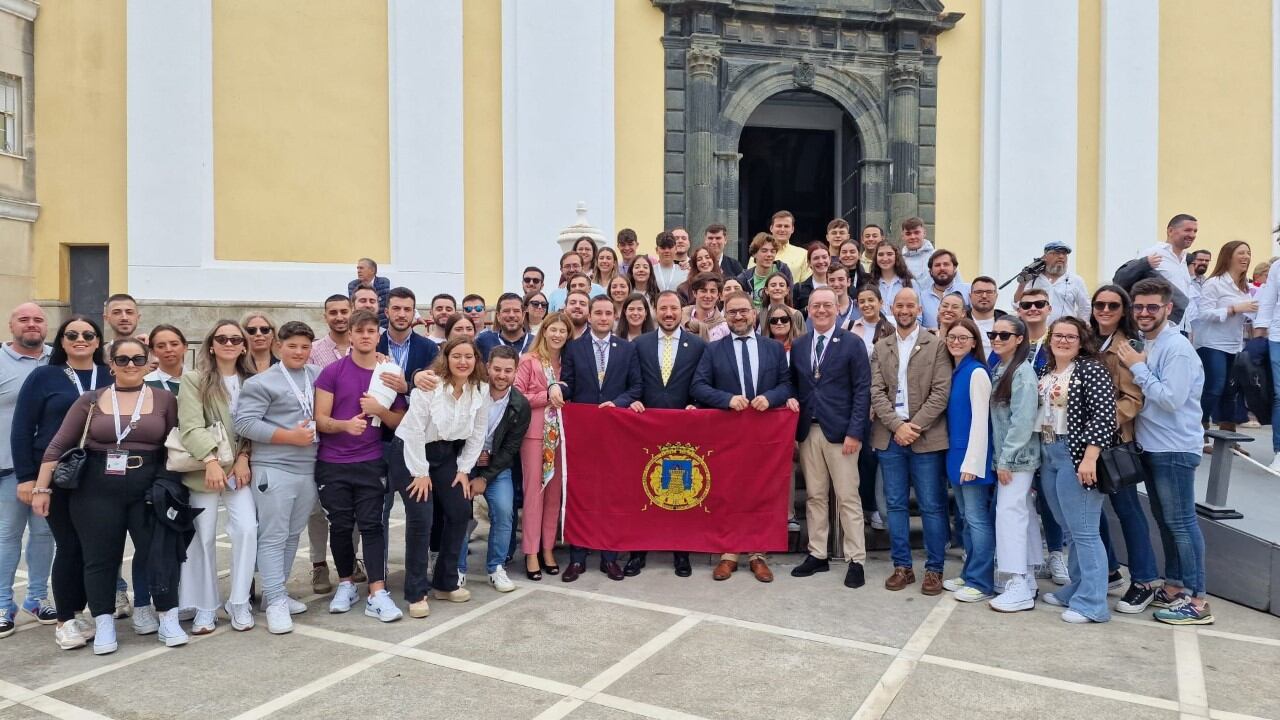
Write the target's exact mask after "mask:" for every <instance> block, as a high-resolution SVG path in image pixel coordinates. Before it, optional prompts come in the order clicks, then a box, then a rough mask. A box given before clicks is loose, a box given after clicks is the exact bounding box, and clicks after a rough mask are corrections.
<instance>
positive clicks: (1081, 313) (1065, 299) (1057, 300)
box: [1025, 245, 1168, 325]
mask: <svg viewBox="0 0 1280 720" xmlns="http://www.w3.org/2000/svg"><path fill="white" fill-rule="evenodd" d="M1165 247H1168V245H1166V246H1165ZM1161 265H1162V266H1163V265H1164V263H1161ZM1031 288H1038V289H1040V290H1044V291H1045V292H1047V293H1049V305H1050V312H1049V324H1050V325H1052V324H1053V323H1054V321H1056V320H1057V319H1058V318H1060V317H1062V316H1064V315H1068V316H1070V317H1074V318H1078V319H1080V320H1082V321H1084V322H1089V316H1090V315H1091V314H1092V308H1091V307H1090V306H1089V289H1088V288H1087V287H1085V284H1084V279H1083V278H1081V277H1080V276H1079V275H1077V274H1075V273H1063V274H1062V277H1059V278H1058V279H1057V280H1052V279H1050V278H1049V276H1047V275H1044V274H1040V275H1037V276H1035V277H1034V278H1032V279H1031V282H1029V283H1027V286H1026V288H1025V290H1030V289H1031Z"/></svg>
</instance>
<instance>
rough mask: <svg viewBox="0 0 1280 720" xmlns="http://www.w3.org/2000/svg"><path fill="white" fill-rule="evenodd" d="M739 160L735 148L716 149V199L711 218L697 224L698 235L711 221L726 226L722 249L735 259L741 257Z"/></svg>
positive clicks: (739, 155)
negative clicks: (739, 243) (739, 247)
mask: <svg viewBox="0 0 1280 720" xmlns="http://www.w3.org/2000/svg"><path fill="white" fill-rule="evenodd" d="M740 160H742V153H740V152H737V151H735V150H718V151H716V153H715V161H716V168H717V170H716V198H717V200H716V202H715V207H714V208H712V211H711V212H712V215H711V219H710V220H708V221H707V223H706V224H704V225H701V226H698V227H699V229H698V234H699V235H701V234H702V228H705V227H706V225H707V224H710V223H712V222H718V223H722V224H723V225H724V226H725V227H726V228H728V232H727V233H725V235H726V239H725V244H724V251H725V254H726V255H728V256H729V257H731V258H734V259H737V260H741V259H742V258H741V257H739V253H738V161H740ZM690 234H691V235H692V234H693V233H692V232H691V233H690Z"/></svg>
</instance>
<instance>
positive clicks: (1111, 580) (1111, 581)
mask: <svg viewBox="0 0 1280 720" xmlns="http://www.w3.org/2000/svg"><path fill="white" fill-rule="evenodd" d="M1122 587H1124V575H1121V574H1120V571H1119V570H1116V571H1115V572H1113V573H1111V574H1110V575H1108V576H1107V592H1111V591H1112V590H1119V589H1120V588H1122Z"/></svg>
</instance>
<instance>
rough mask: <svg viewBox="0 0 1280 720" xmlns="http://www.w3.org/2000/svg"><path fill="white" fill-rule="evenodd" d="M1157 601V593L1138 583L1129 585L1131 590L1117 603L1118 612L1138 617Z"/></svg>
mask: <svg viewBox="0 0 1280 720" xmlns="http://www.w3.org/2000/svg"><path fill="white" fill-rule="evenodd" d="M1155 599H1156V591H1155V590H1152V589H1151V588H1150V587H1144V586H1142V585H1139V584H1137V583H1132V584H1130V585H1129V589H1128V590H1126V591H1125V593H1124V597H1122V598H1120V601H1119V602H1117V603H1116V612H1121V613H1127V614H1129V615H1136V614H1138V613H1140V612H1142V611H1143V610H1146V609H1147V606H1148V605H1150V604H1151V601H1152V600H1155Z"/></svg>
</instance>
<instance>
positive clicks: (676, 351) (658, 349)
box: [622, 290, 707, 577]
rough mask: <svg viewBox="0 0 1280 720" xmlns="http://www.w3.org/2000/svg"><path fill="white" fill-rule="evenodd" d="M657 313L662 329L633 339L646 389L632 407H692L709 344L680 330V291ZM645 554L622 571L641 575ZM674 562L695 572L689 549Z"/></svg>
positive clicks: (679, 569) (636, 554)
mask: <svg viewBox="0 0 1280 720" xmlns="http://www.w3.org/2000/svg"><path fill="white" fill-rule="evenodd" d="M654 314H655V315H656V316H657V318H658V329H657V330H654V331H653V332H649V333H645V334H644V335H641V336H640V337H638V338H636V339H635V341H634V342H632V345H634V346H635V348H636V357H637V359H638V360H639V364H640V383H641V386H642V390H641V396H640V399H639V400H636V401H635V402H633V403H631V409H632V410H635V411H636V412H644V411H645V409H646V408H660V409H674V410H682V409H685V408H692V407H693V397H692V395H690V393H689V386H690V385H692V384H693V372H694V370H696V369H697V367H698V361H699V360H701V359H702V353H703V351H704V350H706V348H707V344H706V343H705V342H703V341H702V338H700V337H698V336H697V335H694V334H693V333H690V332H683V331H681V330H680V318H681V315H680V295H679V293H676V292H675V291H672V290H667V291H664V292H662V293H661V294H659V295H658V303H657V306H656V307H655V308H654ZM645 556H646V553H645V552H644V551H643V550H638V551H632V552H631V555H630V556H629V557H628V558H627V565H626V567H624V568H623V569H622V573H623V574H624V575H627V576H628V577H632V576H635V575H639V574H640V570H641V569H643V568H644V563H645ZM672 562H673V564H674V565H675V570H676V575H678V576H679V577H689V576H690V575H692V574H693V568H692V566H690V565H689V553H687V552H675V553H672Z"/></svg>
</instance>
